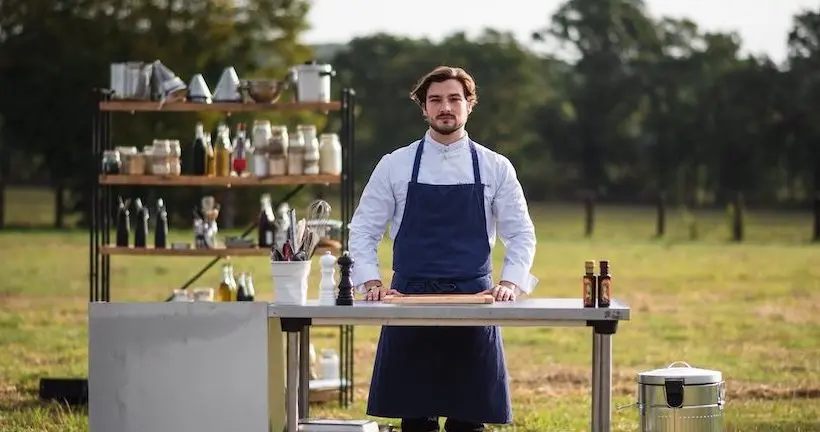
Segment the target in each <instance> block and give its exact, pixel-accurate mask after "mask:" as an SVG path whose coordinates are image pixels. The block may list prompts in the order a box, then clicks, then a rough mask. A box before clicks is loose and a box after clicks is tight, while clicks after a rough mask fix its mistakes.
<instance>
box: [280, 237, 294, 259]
mask: <svg viewBox="0 0 820 432" xmlns="http://www.w3.org/2000/svg"><path fill="white" fill-rule="evenodd" d="M293 255H294V250H293V244H292V243H291V242H290V240H288V241H286V242H285V244H284V246H282V261H293Z"/></svg>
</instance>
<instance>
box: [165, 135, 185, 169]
mask: <svg viewBox="0 0 820 432" xmlns="http://www.w3.org/2000/svg"><path fill="white" fill-rule="evenodd" d="M168 144H169V153H168V174H170V175H180V173H181V172H182V163H181V160H182V146H180V144H179V140H168Z"/></svg>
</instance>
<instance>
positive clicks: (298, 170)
mask: <svg viewBox="0 0 820 432" xmlns="http://www.w3.org/2000/svg"><path fill="white" fill-rule="evenodd" d="M304 160H305V138H304V136H303V135H302V132H301V131H297V132H296V134H294V135H292V136H291V137H290V139H289V140H288V175H300V174H304V171H305V164H304Z"/></svg>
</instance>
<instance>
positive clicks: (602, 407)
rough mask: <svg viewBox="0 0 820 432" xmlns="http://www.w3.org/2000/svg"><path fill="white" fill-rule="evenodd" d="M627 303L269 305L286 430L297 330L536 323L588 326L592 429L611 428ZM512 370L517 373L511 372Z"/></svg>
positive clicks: (293, 392) (292, 417)
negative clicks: (617, 346)
mask: <svg viewBox="0 0 820 432" xmlns="http://www.w3.org/2000/svg"><path fill="white" fill-rule="evenodd" d="M629 312H630V309H629V307H628V306H627V305H625V304H623V303H621V302H619V301H617V300H613V302H612V304H611V306H610V307H609V308H584V307H583V305H582V303H581V299H580V298H532V299H525V300H518V301H516V302H499V303H495V304H491V305H406V304H390V303H381V302H364V301H355V302H354V304H353V306H323V305H319V304H318V302H317V301H308V303H307V304H306V305H304V306H296V305H277V304H270V305H269V307H268V315H269V317H271V318H279V319H280V320H281V322H282V330H284V331H285V332H287V340H288V350H287V352H288V354H287V431H288V432H296V431H297V426H298V424H299V406H298V405H299V399H300V398H299V393H300V392H299V382H300V380H299V369H300V366H299V365H300V361H302V360H304V361H306V359H300V351H301V350H300V349H299V348H300V347H299V342H300V333H301V332H302V331H303V330H305V329H306V328H307V327H309V326H311V325H394V326H407V325H413V326H419V325H421V326H474V325H499V326H538V327H584V326H588V327H590V328H592V412H591V417H592V418H591V421H592V431H593V432H610V431H611V428H612V427H611V422H612V335H614V334H615V332H616V330H617V327H618V322H619V321H625V320H629ZM512 373H513V374H515V372H514V371H513V372H512Z"/></svg>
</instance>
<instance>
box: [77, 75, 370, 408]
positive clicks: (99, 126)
mask: <svg viewBox="0 0 820 432" xmlns="http://www.w3.org/2000/svg"><path fill="white" fill-rule="evenodd" d="M96 92H97V93H98V97H97V98H96V100H95V102H94V103H95V105H94V107H93V130H92V144H91V154H90V156H91V158H92V164H93V166H95V167H96V169H94V170H91V172H90V175H91V176H93V178H90V179H89V191H88V193H89V198H90V200H89V201H90V202H89V205H90V207H91V208H90V212H89V215H90V221H89V222H90V223H89V270H90V271H89V282H88V284H89V289H88V297H89V302H110V301H111V260H110V256H109V255H108V254H103V253H101V250H102V246H104V245H109V244H110V243H111V230H112V228H113V227H112V218H113V217H114V200H113V197H114V194H113V192H112V188H113V187H112V186H107V185H101V184H100V183H99V177H100V174H102V163H101V161H102V154H103V151H104V150H110V149H113V147H114V146H113V143H112V140H111V112H110V111H103V110H101V109H100V105H99V102H103V101H110V100H111V94H112V92H111V91H110V90H108V89H102V90H96ZM355 96H356V92H355V91H354V90H353V89H343V90H342V91H341V100H340V103H341V111H340V115H341V131H340V134H339V140H340V143H341V146H342V173H341V181H340V200H341V209H340V212H341V220H342V232H341V240H342V241H341V243H342V250H347V247H348V233H347V229H348V224H349V223H350V219H351V218H352V215H353V210H354V202H355V195H354V194H355V184H354V183H355V181H354V172H355V171H354V165H353V162H354V160H353V159H354V145H355V125H354V123H355V117H354V112H355V106H356V103H355ZM303 186H304V185H299V186H297V187H295V188H294V189H293V190H291V191H290V192H288V193H287V194H285V195H284V196H283V197H282V199H281V200H279V202H278V203H276V204H275V205H276V206H278V205H279V204H281V203H282V202H284V201H287V200H289V199H291V198H292V197H293V196H294V195H296V193H298V192H299V191H300V190H301V189H302V188H303ZM114 187H115V186H114ZM255 228H256V224H252V225H251V226H250V227H248V228H247V229H246V230H245V231H244V232H243V235H242V236H243V237H244V236H245V235H248V234H250V233H251V232H252V231H253V230H254V229H255ZM220 259H221V258H219V257H215V258H213V259H212V260H211V261H210V262H209V263H208V264H206V265H205V266H204V267H203V268H202V269H201V270H200V271H199V272H197V273H196V274H195V275H194V276H193V277H191V278H190V279H189V280H188V281H187V282H185V283H184V284H183V285H182V286H181V289H186V288H188V287H190V286H191V285H193V284H194V283H195V282H196V281H197V280H198V279H199V278H200V277H202V275H204V274H205V273H206V272H207V271H208V270H209V269H210V268H211V267H213V266H214V265H215V264H216V263H217V262H218V261H219V260H220ZM290 338H291V333H288V347H289V348H290V345H291V341H290ZM302 338H303V340H302V342H303V346H304V349H305V350H307V349H308V348H309V346H310V339H309V334H307V333H305V334H304V336H302ZM298 342H299V341H298V340H297V341H296V344H297V345H298ZM339 347H340V352H339V360H340V362H339V363H340V365H339V369H340V371H339V372H340V376H341V377H342V380H343V385H342V386H341V388H340V389H339V403H340V405H341V406H342V407H348V406H350V404H351V403H352V401H353V326H350V325H344V326H339ZM298 354H299V353H298V352H296V353H293V352H291V351H290V350H289V351H288V359H290V358H291V356H293V355H298ZM301 357H302V358H303V359H304V360H303V361H304V362H307V361H308V356H307V355H305V356H301ZM304 370H305V371H307V370H308V367H307V363H305V367H304ZM303 375H304V379H305V380H306V381H305V382H306V383H307V380H308V379H309V374H307V373H304V374H303ZM290 378H291V377H290V376H288V379H290ZM304 388H305V389H306V390H305V394H304V395H303V396H302V405H303V406H304V408H303V411H302V412H303V413H304V414H305V415H307V399H308V398H307V397H308V393H307V388H308V386H307V384H305V385H304ZM288 402H290V401H288Z"/></svg>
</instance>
